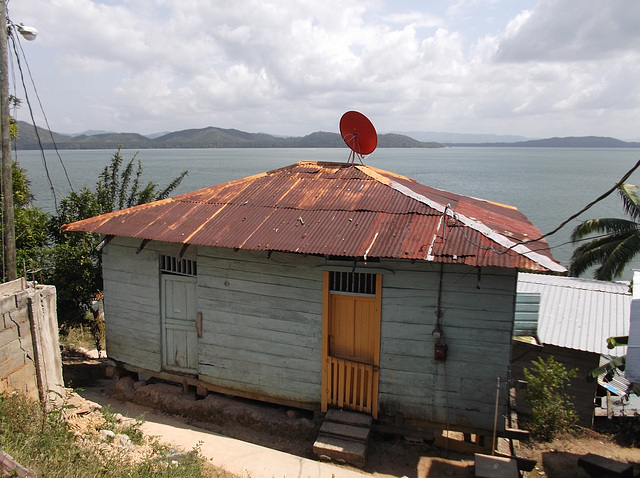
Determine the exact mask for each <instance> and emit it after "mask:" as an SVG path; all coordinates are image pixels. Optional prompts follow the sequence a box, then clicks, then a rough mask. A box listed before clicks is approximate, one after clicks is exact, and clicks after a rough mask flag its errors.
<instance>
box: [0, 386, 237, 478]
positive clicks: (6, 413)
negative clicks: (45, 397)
mask: <svg viewBox="0 0 640 478" xmlns="http://www.w3.org/2000/svg"><path fill="white" fill-rule="evenodd" d="M111 416H112V417H115V415H114V414H113V413H112V412H111ZM114 421H115V420H114ZM141 425H142V421H141V419H136V422H135V423H134V424H133V425H128V426H124V427H122V426H121V427H120V428H118V426H117V425H116V426H115V428H116V429H117V431H116V433H124V432H125V431H126V430H128V431H130V432H132V435H134V436H135V441H134V437H132V436H131V435H130V436H129V437H130V438H131V439H132V442H133V443H134V444H135V442H136V441H137V442H139V443H143V442H145V441H146V439H145V437H144V436H143V435H142V433H141V432H140V430H139V428H140V426H141ZM94 431H97V430H94ZM114 431H115V430H114ZM87 433H88V431H87ZM94 436H96V435H95V434H90V433H88V434H86V435H84V436H83V439H82V440H80V441H76V438H75V436H74V434H73V433H71V431H70V430H69V428H68V425H67V423H66V422H65V421H64V419H63V414H62V410H55V411H52V412H49V413H44V412H43V411H42V407H41V406H40V404H39V403H37V402H34V401H31V400H29V399H27V398H25V397H24V396H22V395H21V394H0V448H1V449H2V451H4V452H5V453H7V454H9V455H11V456H12V457H13V458H14V459H15V460H16V461H17V462H18V463H20V464H21V465H22V466H24V467H26V468H28V469H30V470H31V471H33V472H35V474H36V475H37V476H48V477H60V478H62V477H65V478H68V477H70V478H73V477H78V478H79V477H88V476H91V477H105V478H106V477H115V478H120V477H122V478H125V477H135V478H151V477H156V476H160V477H187V476H188V477H203V476H232V475H229V474H226V473H225V472H224V471H221V470H211V469H210V468H208V467H207V465H206V463H205V459H204V458H203V457H202V455H201V454H200V450H199V448H198V447H196V448H194V450H193V451H191V452H189V453H185V454H183V455H182V459H181V460H180V461H179V462H177V461H175V460H173V459H172V453H171V450H170V449H169V448H168V447H166V446H163V445H160V444H158V443H157V441H154V442H152V443H151V445H152V448H153V450H154V452H155V456H154V457H153V458H147V459H145V460H144V461H142V462H138V463H135V462H133V461H130V460H129V458H128V457H127V455H126V453H124V452H121V453H113V452H112V453H109V452H108V451H107V450H105V449H104V448H103V447H102V446H99V442H96V441H95V439H93V438H92V437H94Z"/></svg>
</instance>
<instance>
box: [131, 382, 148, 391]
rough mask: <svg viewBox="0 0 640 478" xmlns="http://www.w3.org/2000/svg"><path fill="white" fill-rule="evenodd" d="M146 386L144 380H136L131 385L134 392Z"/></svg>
mask: <svg viewBox="0 0 640 478" xmlns="http://www.w3.org/2000/svg"><path fill="white" fill-rule="evenodd" d="M146 385H147V382H145V381H144V380H138V381H137V382H135V383H134V384H133V389H134V390H138V389H139V388H142V387H144V386H146Z"/></svg>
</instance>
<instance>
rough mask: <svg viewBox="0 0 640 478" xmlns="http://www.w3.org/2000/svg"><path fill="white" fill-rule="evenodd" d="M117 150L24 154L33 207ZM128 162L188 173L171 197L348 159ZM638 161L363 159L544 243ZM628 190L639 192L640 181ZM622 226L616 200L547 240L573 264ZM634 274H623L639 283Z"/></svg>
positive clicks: (268, 154) (446, 153)
mask: <svg viewBox="0 0 640 478" xmlns="http://www.w3.org/2000/svg"><path fill="white" fill-rule="evenodd" d="M114 153H115V148H114V150H60V151H58V152H55V151H49V150H48V151H45V152H44V153H43V152H41V151H18V152H17V153H16V158H17V160H18V162H19V164H20V166H22V167H23V168H24V169H25V170H26V172H27V177H28V179H29V180H30V181H31V190H32V192H33V194H34V195H35V205H36V206H39V207H41V208H42V209H44V210H45V211H47V212H50V213H54V212H55V205H56V203H58V202H59V201H60V198H61V197H63V196H65V195H66V194H68V192H69V191H70V189H73V190H75V191H78V190H79V189H81V188H82V187H83V186H85V185H86V186H88V187H89V188H90V189H93V188H94V187H95V184H96V181H97V179H98V174H99V173H100V172H101V171H102V170H103V169H104V168H105V166H107V165H108V164H109V163H110V159H111V157H112V156H113V154H114ZM121 153H122V156H123V158H124V160H125V161H128V160H129V159H131V158H132V157H133V156H134V154H137V157H138V158H139V159H140V160H141V161H142V165H143V170H144V172H143V180H144V182H145V184H146V183H147V182H149V181H153V182H154V183H156V184H158V185H159V187H160V189H162V188H163V187H164V186H166V185H167V184H168V183H169V182H170V181H171V180H172V179H173V178H175V177H176V176H178V175H179V174H180V173H181V172H182V171H184V170H188V171H189V174H188V175H187V176H186V177H185V178H184V180H183V181H182V183H181V184H180V186H179V188H177V189H176V190H175V191H174V193H173V195H178V194H182V193H186V192H189V191H194V190H197V189H201V188H204V187H208V186H213V185H216V184H220V183H223V182H226V181H231V180H234V179H239V178H242V177H246V176H250V175H253V174H258V173H262V172H265V171H270V170H273V169H277V168H281V167H285V166H288V165H290V164H293V163H295V162H297V161H301V160H310V161H335V162H346V161H347V159H348V156H349V150H348V149H346V147H345V148H343V149H341V148H335V149H312V148H304V149H288V148H287V149H280V148H272V149H145V150H140V151H138V152H136V151H133V150H122V152H121ZM638 160H640V150H638V149H599V148H598V149H595V148H514V147H499V148H495V147H492V148H490V147H486V148H485V147H455V148H437V149H417V148H411V149H405V148H379V149H377V150H376V151H375V152H374V153H373V154H371V155H370V156H368V157H367V158H365V159H364V163H365V164H367V165H370V166H374V167H376V168H381V169H385V170H387V171H391V172H394V173H398V174H402V175H404V176H408V177H411V178H413V179H415V180H416V181H418V182H419V183H421V184H424V185H427V186H431V187H435V188H439V189H443V190H446V191H451V192H454V193H458V194H463V195H466V196H472V197H476V198H481V199H488V200H491V201H496V202H500V203H504V204H508V205H511V206H515V207H517V208H518V209H519V210H520V211H521V212H522V213H524V214H525V215H526V216H527V217H528V218H529V220H530V221H531V222H533V224H535V225H536V226H537V227H538V228H539V229H540V230H541V231H542V232H543V233H547V232H549V231H551V230H553V229H555V228H556V227H557V226H559V225H560V223H562V222H563V221H564V220H566V219H567V218H569V217H570V216H572V215H573V214H575V213H577V212H578V211H580V210H581V209H582V208H584V207H585V206H586V205H587V204H589V203H590V202H592V201H594V200H595V199H596V198H598V197H599V196H600V195H602V194H604V193H605V192H606V191H608V190H609V189H611V188H612V187H613V186H614V185H615V184H616V182H618V181H619V179H620V178H621V177H622V176H623V175H624V174H625V173H626V172H627V171H628V170H629V169H631V168H632V167H633V166H634V165H635V164H636V162H638ZM627 182H630V183H633V184H640V171H638V172H635V173H634V174H633V175H632V176H631V177H630V178H629V179H628V181H627ZM597 217H624V214H623V210H622V202H621V200H620V198H619V197H618V196H617V193H613V194H611V195H610V196H609V197H608V198H606V199H605V200H603V201H600V202H598V203H597V204H596V205H594V206H593V207H591V208H590V209H589V210H588V211H587V212H585V213H584V214H582V215H581V216H580V217H579V218H578V219H576V220H573V221H571V222H570V223H569V224H567V225H566V226H565V227H564V228H562V229H561V230H560V231H559V232H558V233H556V234H554V235H552V236H550V237H549V238H548V239H547V240H548V242H549V244H550V245H551V247H552V252H553V255H554V257H555V258H556V260H558V261H559V262H560V263H561V264H563V265H564V266H567V265H568V264H569V261H570V259H571V254H572V252H573V249H574V246H573V245H572V244H570V243H569V235H570V233H571V230H572V229H573V227H575V226H576V225H577V224H579V221H580V220H584V219H589V218H597ZM631 268H640V262H635V263H634V264H632V266H631V267H629V268H628V270H627V271H626V273H625V276H624V278H625V279H627V280H628V279H630V278H631Z"/></svg>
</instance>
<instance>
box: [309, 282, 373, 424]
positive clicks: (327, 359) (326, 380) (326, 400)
mask: <svg viewBox="0 0 640 478" xmlns="http://www.w3.org/2000/svg"><path fill="white" fill-rule="evenodd" d="M329 274H330V271H323V273H322V385H321V387H322V388H321V390H322V391H321V410H322V412H327V410H328V408H329V406H330V405H333V404H332V403H331V396H332V384H331V379H330V374H331V366H332V365H331V361H332V357H331V356H330V354H329V349H330V346H329V340H330V337H329V331H330V319H331V302H332V301H331V294H332V292H331V290H330V289H329V285H330V284H329V282H330V281H329ZM375 276H376V290H375V297H374V302H375V306H374V314H375V316H374V323H373V326H374V331H375V335H374V342H375V343H374V344H373V347H374V359H373V363H372V364H367V365H371V366H372V367H373V374H372V377H373V381H372V382H373V383H372V396H371V407H370V413H371V415H372V416H373V418H374V419H377V418H378V389H379V366H380V341H381V338H380V335H381V317H382V274H380V273H376V274H375ZM341 294H343V295H345V293H341ZM346 295H353V296H357V294H346ZM360 365H363V364H360ZM356 366H357V365H356Z"/></svg>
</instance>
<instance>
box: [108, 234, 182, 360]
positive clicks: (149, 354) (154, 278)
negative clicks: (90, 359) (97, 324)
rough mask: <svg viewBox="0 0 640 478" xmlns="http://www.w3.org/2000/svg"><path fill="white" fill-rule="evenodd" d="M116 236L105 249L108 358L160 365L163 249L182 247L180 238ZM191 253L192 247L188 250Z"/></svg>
mask: <svg viewBox="0 0 640 478" xmlns="http://www.w3.org/2000/svg"><path fill="white" fill-rule="evenodd" d="M140 244H141V241H140V240H137V239H129V238H122V237H117V238H114V239H113V240H112V241H111V242H110V243H109V244H108V245H107V246H106V247H105V248H104V249H103V255H102V273H103V278H104V310H105V333H106V348H107V353H108V355H109V357H110V358H112V359H114V360H118V361H121V362H124V363H128V364H131V365H135V366H138V367H141V368H144V369H147V370H149V371H153V372H159V371H161V370H162V353H161V347H162V331H161V327H160V272H159V254H173V255H178V254H179V253H180V249H181V246H180V245H178V244H162V243H149V244H147V246H146V247H145V248H144V249H143V250H142V251H141V252H140V253H138V254H136V251H137V250H138V248H139V247H140ZM189 252H191V254H193V251H189Z"/></svg>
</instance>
